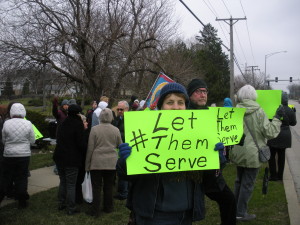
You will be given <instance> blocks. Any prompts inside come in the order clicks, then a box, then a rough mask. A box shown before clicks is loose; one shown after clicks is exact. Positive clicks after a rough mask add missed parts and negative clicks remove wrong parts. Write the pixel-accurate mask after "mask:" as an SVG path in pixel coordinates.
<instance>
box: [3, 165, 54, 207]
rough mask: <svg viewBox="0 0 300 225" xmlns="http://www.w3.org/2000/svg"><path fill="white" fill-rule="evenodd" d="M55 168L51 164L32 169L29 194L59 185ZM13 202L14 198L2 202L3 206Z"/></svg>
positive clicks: (29, 179)
mask: <svg viewBox="0 0 300 225" xmlns="http://www.w3.org/2000/svg"><path fill="white" fill-rule="evenodd" d="M53 168H54V166H50V167H44V168H41V169H37V170H31V171H30V173H31V176H30V177H29V178H28V193H29V195H33V194H36V193H38V192H40V191H46V190H48V189H50V188H53V187H57V186H58V184H59V177H58V176H57V175H55V174H54V173H53ZM12 202H14V200H11V199H4V200H3V201H2V203H1V207H2V206H4V205H7V204H9V203H12Z"/></svg>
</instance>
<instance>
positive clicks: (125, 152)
mask: <svg viewBox="0 0 300 225" xmlns="http://www.w3.org/2000/svg"><path fill="white" fill-rule="evenodd" d="M131 149H132V147H131V146H129V144H128V143H122V144H120V145H119V156H120V159H122V160H126V159H127V158H128V157H129V156H130V154H131Z"/></svg>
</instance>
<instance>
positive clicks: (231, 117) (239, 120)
mask: <svg viewBox="0 0 300 225" xmlns="http://www.w3.org/2000/svg"><path fill="white" fill-rule="evenodd" d="M209 111H210V112H211V113H213V114H214V115H216V120H217V132H218V133H217V134H218V139H219V142H223V144H224V145H225V146H228V145H236V144H238V143H240V140H241V138H242V136H243V133H244V125H243V121H244V114H245V111H246V109H245V108H235V107H210V108H209Z"/></svg>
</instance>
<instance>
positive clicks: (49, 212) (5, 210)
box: [0, 153, 290, 225]
mask: <svg viewBox="0 0 300 225" xmlns="http://www.w3.org/2000/svg"><path fill="white" fill-rule="evenodd" d="M42 155H44V156H33V157H32V161H31V162H32V164H34V165H37V164H38V163H36V162H34V161H39V160H41V159H40V158H37V157H45V158H46V160H45V161H47V160H48V159H49V158H51V157H52V156H51V155H52V154H51V153H48V154H42ZM50 156H51V157H50ZM34 157H36V158H35V159H34ZM42 161H44V159H42ZM46 164H47V163H46ZM34 167H35V166H32V168H34ZM224 175H225V177H226V180H227V183H228V185H229V186H230V187H231V188H233V185H234V179H235V166H234V165H232V164H229V165H227V167H226V168H225V170H224ZM262 178H263V170H261V171H260V174H259V176H258V179H257V182H256V185H255V190H254V193H253V196H252V199H251V201H250V203H249V213H255V214H256V215H257V219H256V220H254V221H251V222H247V223H246V224H247V225H268V224H270V225H275V224H276V225H277V224H280V225H288V224H290V221H289V216H288V209H287V201H286V198H285V192H284V187H283V183H282V182H270V183H269V191H268V194H267V195H262V194H261V189H262ZM56 199H57V188H53V189H51V190H49V191H45V192H41V193H38V194H35V195H33V196H31V198H30V200H29V207H28V208H27V209H25V210H18V209H16V206H17V204H16V203H12V204H10V205H7V206H5V207H2V208H0V224H1V225H4V224H6V225H8V224H9V225H31V224H34V225H50V224H53V225H54V224H55V225H71V224H72V225H77V224H89V225H96V224H101V225H126V224H127V222H128V216H129V210H128V209H127V208H126V207H125V201H118V200H115V211H114V212H113V213H111V214H106V213H103V214H102V215H101V217H100V218H98V219H94V218H92V217H90V216H87V215H86V214H85V213H84V212H85V211H87V210H88V208H89V205H88V204H85V203H84V204H83V205H81V206H80V208H81V211H82V212H81V213H80V214H77V215H74V216H67V215H66V214H65V212H63V211H58V210H57V202H56ZM145 204H147V203H146V202H145ZM196 224H197V225H200V224H206V225H218V224H220V219H219V210H218V206H217V204H216V203H215V202H213V201H211V200H209V199H206V218H205V220H203V221H201V222H197V223H194V225H196ZM239 224H241V223H239Z"/></svg>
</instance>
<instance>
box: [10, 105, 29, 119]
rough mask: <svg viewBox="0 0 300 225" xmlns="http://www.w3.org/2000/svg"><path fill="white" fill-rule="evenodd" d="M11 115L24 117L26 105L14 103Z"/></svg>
mask: <svg viewBox="0 0 300 225" xmlns="http://www.w3.org/2000/svg"><path fill="white" fill-rule="evenodd" d="M9 113H10V117H11V118H13V117H16V116H17V117H22V118H24V117H25V116H26V110H25V107H24V106H23V105H22V104H21V103H14V104H13V105H12V106H11V108H10V112H9Z"/></svg>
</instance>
